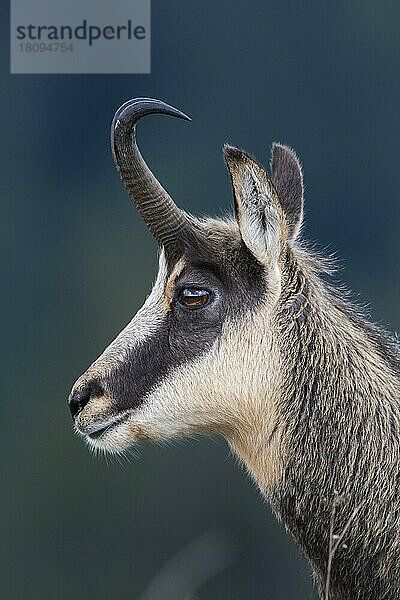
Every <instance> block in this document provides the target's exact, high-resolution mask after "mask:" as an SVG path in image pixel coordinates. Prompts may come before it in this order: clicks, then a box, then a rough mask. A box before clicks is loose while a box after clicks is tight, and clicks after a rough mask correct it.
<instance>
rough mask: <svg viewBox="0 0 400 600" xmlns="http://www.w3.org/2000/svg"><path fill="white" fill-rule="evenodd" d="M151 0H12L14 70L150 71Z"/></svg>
mask: <svg viewBox="0 0 400 600" xmlns="http://www.w3.org/2000/svg"><path fill="white" fill-rule="evenodd" d="M150 27H151V20H150V0H118V2H109V0H100V1H99V0H85V1H84V2H68V0H34V2H33V1H32V0H11V25H10V28H11V29H10V56H11V73H71V74H72V73H104V74H106V73H150V70H151V32H150Z"/></svg>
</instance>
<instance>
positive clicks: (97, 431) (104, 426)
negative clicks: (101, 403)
mask: <svg viewBox="0 0 400 600" xmlns="http://www.w3.org/2000/svg"><path fill="white" fill-rule="evenodd" d="M127 419H128V415H123V416H122V417H116V418H115V419H113V420H111V421H108V422H106V423H101V424H99V425H98V426H95V427H92V428H91V429H90V431H86V432H85V434H86V436H87V437H88V438H89V439H90V440H93V441H99V440H100V439H101V438H102V437H104V436H105V435H106V434H107V433H109V432H110V431H112V430H114V429H117V427H119V425H121V424H122V423H124V422H125V421H126V420H127Z"/></svg>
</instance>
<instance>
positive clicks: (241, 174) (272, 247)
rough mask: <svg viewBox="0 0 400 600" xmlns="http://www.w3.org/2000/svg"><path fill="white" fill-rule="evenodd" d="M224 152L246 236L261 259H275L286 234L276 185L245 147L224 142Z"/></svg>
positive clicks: (243, 233)
mask: <svg viewBox="0 0 400 600" xmlns="http://www.w3.org/2000/svg"><path fill="white" fill-rule="evenodd" d="M224 156H225V162H226V165H227V167H228V170H229V173H230V176H231V180H232V188H233V197H234V202H235V213H236V220H237V223H238V225H239V230H240V234H241V237H242V240H243V242H244V244H245V245H246V246H247V248H248V249H249V250H250V252H251V253H252V254H253V255H254V256H255V257H256V258H257V259H258V260H259V261H260V262H261V263H263V264H266V263H275V262H276V261H277V259H278V256H279V253H280V250H281V245H282V242H283V240H284V239H285V238H286V231H285V227H286V225H285V220H284V215H283V210H282V207H281V205H280V202H279V198H278V196H277V193H276V191H275V188H274V185H273V183H272V181H271V179H270V178H269V176H268V175H267V173H266V172H265V170H264V169H263V168H262V167H261V166H260V165H259V164H258V163H257V162H256V161H255V160H254V159H253V158H252V157H251V156H249V155H248V154H246V152H244V151H243V150H239V149H238V148H235V147H233V146H224Z"/></svg>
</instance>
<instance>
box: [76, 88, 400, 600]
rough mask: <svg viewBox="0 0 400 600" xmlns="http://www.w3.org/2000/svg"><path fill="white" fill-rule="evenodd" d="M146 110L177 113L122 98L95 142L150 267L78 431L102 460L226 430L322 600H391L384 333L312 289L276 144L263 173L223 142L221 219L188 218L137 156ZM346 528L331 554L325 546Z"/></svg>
mask: <svg viewBox="0 0 400 600" xmlns="http://www.w3.org/2000/svg"><path fill="white" fill-rule="evenodd" d="M153 113H161V114H166V115H171V116H174V117H178V118H181V119H186V120H190V119H189V117H187V116H186V115H184V114H183V113H182V112H180V111H178V110H177V109H175V108H173V107H171V106H169V105H167V104H165V103H163V102H161V101H159V100H152V99H150V98H137V99H134V100H130V101H128V102H126V103H125V104H123V105H122V106H121V107H120V108H119V110H118V111H117V112H116V114H115V117H114V120H113V123H112V128H111V143H112V150H113V155H114V159H115V163H116V166H117V169H118V171H119V174H120V176H121V178H122V181H123V183H124V185H125V187H126V189H127V191H128V193H129V195H130V197H131V198H132V199H133V201H134V203H135V205H136V207H137V209H138V211H139V213H140V214H141V215H142V217H143V219H144V221H145V223H146V224H147V226H148V227H149V229H150V231H151V233H152V234H153V236H154V237H155V239H156V240H157V242H158V244H159V246H160V259H159V272H158V276H157V279H156V282H155V284H154V287H153V289H152V291H151V294H150V295H149V297H148V298H147V300H146V302H145V303H144V305H143V307H142V308H141V309H140V310H139V311H138V313H137V314H136V315H135V316H134V317H133V319H132V321H131V322H130V323H129V324H128V325H127V326H126V327H125V329H123V331H122V332H121V333H120V334H119V335H118V336H117V338H116V339H115V340H114V341H113V342H112V343H111V344H110V345H109V346H108V348H106V350H105V351H104V352H103V354H101V356H100V357H99V358H98V359H97V360H96V361H95V362H94V363H93V364H92V365H91V366H90V367H89V369H88V370H87V371H86V372H85V373H84V374H83V375H82V376H81V377H80V378H79V379H78V380H77V382H76V383H75V385H74V387H73V389H72V392H71V395H70V397H69V406H70V410H71V413H72V416H73V419H74V423H75V429H76V431H77V432H78V433H79V434H80V435H81V436H82V437H83V438H84V439H85V441H86V442H87V443H88V444H89V446H92V447H95V448H99V449H102V450H105V451H108V452H119V451H122V450H123V449H125V448H127V447H128V446H130V445H132V444H134V443H135V442H137V441H139V440H161V439H166V438H171V437H179V436H189V435H191V434H192V433H198V432H203V433H212V434H219V435H222V436H224V437H225V438H226V440H227V441H228V443H229V444H230V446H231V447H232V449H233V451H234V452H235V454H236V455H237V456H238V458H239V459H240V460H241V461H242V462H243V463H244V464H245V466H246V468H247V470H248V472H249V473H250V475H251V476H252V477H253V478H254V480H255V481H256V482H257V485H258V486H259V488H260V490H261V492H262V494H263V495H264V496H265V498H266V499H267V500H268V502H269V503H270V505H271V507H272V509H273V511H274V513H275V514H276V516H277V518H278V519H280V520H281V521H282V522H283V523H284V525H285V527H286V528H287V530H288V531H289V532H290V533H291V535H292V536H293V537H294V539H295V541H296V542H297V543H298V545H299V546H300V547H301V549H302V550H303V552H304V553H305V555H306V557H307V558H308V560H309V562H310V565H311V569H312V572H313V574H314V579H315V583H316V586H317V589H318V592H319V594H320V596H321V597H322V596H323V595H324V597H326V598H327V597H328V594H329V598H330V599H331V600H366V599H371V600H372V599H373V600H384V599H385V600H395V599H397V600H398V599H399V598H400V478H399V473H400V385H399V383H400V353H399V347H398V345H397V342H396V340H395V338H392V337H391V336H390V335H389V334H387V333H386V332H384V331H382V330H381V329H380V328H378V327H377V326H376V325H374V324H371V323H369V322H368V321H367V320H366V319H365V318H364V316H363V315H362V314H360V311H359V310H358V309H356V308H355V307H354V306H353V305H352V304H351V303H350V302H349V301H348V300H347V299H346V298H344V297H343V292H342V291H340V290H338V289H337V290H335V289H334V287H332V286H331V284H328V283H327V278H326V277H325V271H326V264H325V263H324V261H323V260H321V259H320V258H319V257H318V256H316V255H315V254H314V253H312V252H310V251H309V250H307V248H306V247H305V245H304V244H302V243H301V242H300V241H299V237H298V235H299V230H300V227H301V224H302V217H303V176H302V170H301V166H300V163H299V161H298V159H297V157H296V155H295V153H294V152H293V151H292V150H291V149H289V148H288V147H286V146H283V145H281V144H274V145H273V146H272V158H271V165H270V174H267V171H266V170H265V169H264V168H263V167H262V166H260V164H258V162H256V160H254V159H253V158H252V157H251V156H249V155H248V154H247V153H245V152H244V151H242V150H240V149H238V148H235V147H232V146H225V147H224V155H225V161H226V164H227V167H228V170H229V173H230V177H231V180H232V188H233V198H234V210H235V217H234V218H229V219H212V218H207V219H199V218H196V217H194V216H192V215H190V214H188V213H186V212H184V211H183V210H180V209H179V208H178V207H177V206H176V205H175V204H174V202H173V200H172V199H171V197H170V196H169V195H168V193H167V192H166V191H165V190H164V189H163V187H161V185H160V184H159V182H158V181H157V179H156V178H155V176H154V175H153V173H152V172H151V171H150V169H149V168H148V166H147V165H146V163H145V161H144V159H143V157H142V156H141V154H140V152H139V149H138V147H137V143H136V124H137V122H138V120H139V119H140V118H141V117H143V116H145V115H149V114H153ZM338 498H340V502H339V501H337V499H338ZM333 505H334V506H335V521H334V523H333V524H332V525H333V529H332V528H331V521H332V519H331V515H332V506H333ZM344 529H345V535H344V536H343V537H342V539H341V540H340V544H339V546H338V547H337V548H336V552H335V556H334V558H333V561H332V560H330V559H332V556H331V557H329V547H330V542H332V537H333V539H337V536H338V535H340V533H341V532H343V531H344ZM332 534H333V536H332ZM329 562H330V566H329V568H328V564H329ZM328 574H329V577H330V583H329V591H328V590H326V591H325V592H324V588H325V585H326V578H327V576H328Z"/></svg>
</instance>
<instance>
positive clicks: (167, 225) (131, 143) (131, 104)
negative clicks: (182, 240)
mask: <svg viewBox="0 0 400 600" xmlns="http://www.w3.org/2000/svg"><path fill="white" fill-rule="evenodd" d="M151 114H164V115H171V116H172V117H178V119H185V120H186V121H190V120H191V119H190V117H188V116H187V115H185V114H184V113H183V112H181V111H180V110H178V109H177V108H174V107H173V106H169V105H168V104H165V102H162V101H161V100H153V99H152V98H134V99H133V100H128V102H125V104H123V105H122V106H121V107H120V108H119V109H118V110H117V112H116V113H115V116H114V119H113V122H112V125H111V148H112V152H113V156H114V161H115V164H116V166H117V169H118V171H119V174H120V176H121V179H122V181H123V183H124V185H125V187H126V189H127V190H128V193H129V195H130V197H131V198H132V200H133V201H134V203H135V205H136V208H137V209H138V211H139V212H140V214H141V215H142V217H143V219H144V221H145V223H146V225H147V226H148V228H149V229H150V231H151V233H152V234H153V235H154V237H155V238H156V240H157V241H158V243H159V244H160V245H162V246H168V245H170V244H173V243H174V242H175V241H176V240H177V238H178V237H179V234H180V233H181V232H182V230H183V229H186V228H187V227H188V226H189V220H188V218H187V216H186V214H185V212H184V211H182V210H180V209H179V208H178V207H177V206H176V205H175V203H174V201H173V200H172V198H171V197H170V196H169V194H168V192H166V190H165V189H164V188H163V187H162V185H161V184H160V183H159V182H158V181H157V179H156V178H155V176H154V175H153V173H152V172H151V171H150V169H149V167H148V166H147V164H146V163H145V161H144V159H143V157H142V155H141V154H140V151H139V148H138V147H137V144H136V123H137V122H138V120H139V119H140V118H141V117H143V116H145V115H151Z"/></svg>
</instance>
